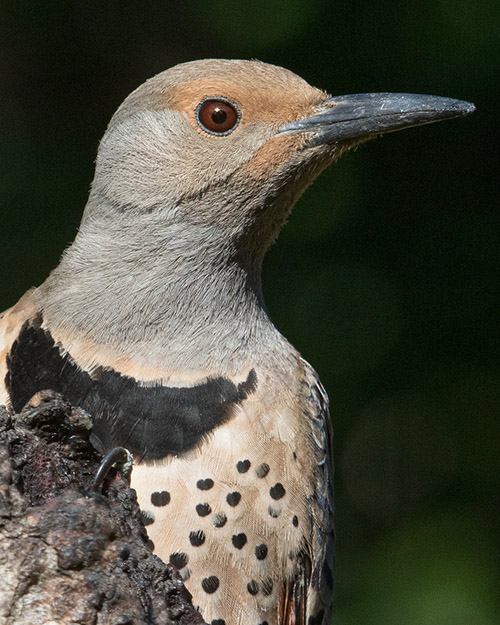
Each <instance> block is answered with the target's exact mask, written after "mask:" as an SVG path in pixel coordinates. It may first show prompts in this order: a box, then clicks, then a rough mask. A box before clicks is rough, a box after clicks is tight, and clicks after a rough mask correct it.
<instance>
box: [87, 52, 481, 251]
mask: <svg viewBox="0 0 500 625" xmlns="http://www.w3.org/2000/svg"><path fill="white" fill-rule="evenodd" d="M472 110H473V106H472V105H470V104H469V103H466V102H462V101H459V100H451V99H448V98H440V97H435V96H422V95H412V94H392V93H369V94H355V95H347V96H339V97H335V96H334V97H332V96H330V95H328V94H327V93H326V92H324V91H321V90H319V89H316V88H314V87H312V86H310V85H309V84H308V83H307V82H305V81H304V80H303V79H301V78H300V77H298V76H297V75H295V74H294V73H292V72H290V71H288V70H286V69H283V68H280V67H276V66H273V65H268V64H265V63H261V62H259V61H242V60H217V59H208V60H201V61H194V62H189V63H184V64H181V65H177V66H175V67H173V68H171V69H169V70H167V71H165V72H162V73H160V74H158V75H157V76H155V77H154V78H152V79H150V80H148V81H147V82H146V83H144V84H143V85H141V86H140V87H139V88H138V89H136V90H135V91H134V92H133V93H132V94H131V95H130V96H129V97H128V98H127V99H126V100H125V101H124V103H123V104H122V105H121V106H120V108H119V109H118V111H117V112H116V113H115V115H114V116H113V118H112V120H111V122H110V124H109V127H108V129H107V131H106V134H105V135H104V137H103V139H102V142H101V145H100V148H99V153H98V158H97V167H96V177H95V180H94V183H93V190H92V194H91V198H90V201H89V204H88V207H87V210H86V213H85V216H84V221H83V223H85V220H86V219H88V218H89V217H97V215H98V213H99V211H101V212H102V211H103V210H104V209H103V206H105V207H106V208H105V211H106V213H107V214H108V216H109V215H110V216H111V218H113V213H114V212H115V213H116V216H118V215H119V216H120V223H121V224H123V225H124V226H126V223H127V219H130V220H134V224H135V226H136V227H139V228H140V223H141V222H140V221H137V219H138V217H139V219H141V217H142V218H144V219H145V217H144V216H145V215H148V214H151V213H155V214H156V215H157V216H158V217H159V218H160V219H161V223H162V224H163V225H164V226H165V227H166V226H167V224H175V225H176V226H178V227H179V226H181V225H187V226H189V225H190V224H192V225H194V224H197V225H198V226H200V227H201V228H203V227H206V231H207V235H208V233H210V236H211V237H213V236H214V233H216V232H219V233H221V236H222V238H224V239H225V240H227V239H231V240H234V239H238V240H239V241H240V244H241V245H243V243H241V242H242V241H244V240H247V241H250V242H252V245H251V247H253V248H254V249H255V250H256V249H257V248H258V249H259V250H263V251H265V249H267V247H268V246H269V244H270V243H271V242H272V240H273V239H274V238H275V237H276V235H277V234H278V232H279V229H280V227H281V225H282V224H283V222H284V220H285V219H286V217H287V215H288V212H289V211H290V209H291V207H292V206H293V204H294V203H295V201H296V199H297V198H298V197H299V195H300V194H301V193H302V192H303V190H304V189H305V188H306V187H307V186H308V185H309V184H310V183H311V182H312V180H313V179H314V178H315V177H316V176H317V175H318V174H319V173H320V171H321V170H322V169H324V168H325V167H326V166H327V165H329V164H330V163H331V162H332V161H334V160H335V159H336V158H338V157H339V156H340V154H341V153H342V152H344V151H345V150H347V149H349V148H352V147H353V146H355V145H358V144H359V143H361V142H364V141H366V140H368V139H370V138H373V137H375V136H376V135H379V134H381V133H385V132H390V131H393V130H397V129H400V128H406V127H409V126H416V125H419V124H424V123H428V122H432V121H436V120H439V119H445V118H451V117H456V116H460V115H465V114H467V113H469V112H471V111H472ZM155 223H158V222H157V221H156V220H155ZM198 238H200V235H199V234H198ZM202 238H203V237H202ZM257 242H258V243H257Z"/></svg>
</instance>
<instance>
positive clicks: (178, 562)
mask: <svg viewBox="0 0 500 625" xmlns="http://www.w3.org/2000/svg"><path fill="white" fill-rule="evenodd" d="M188 560H189V558H188V555H187V553H184V552H182V551H176V552H175V553H171V554H170V559H169V562H170V564H171V565H172V566H175V568H176V569H182V568H183V567H185V566H186V564H187V563H188Z"/></svg>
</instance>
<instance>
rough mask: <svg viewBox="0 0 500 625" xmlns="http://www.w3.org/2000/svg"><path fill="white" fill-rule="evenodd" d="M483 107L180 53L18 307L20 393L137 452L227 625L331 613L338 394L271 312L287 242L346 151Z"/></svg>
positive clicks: (182, 557) (102, 163)
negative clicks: (59, 404)
mask: <svg viewBox="0 0 500 625" xmlns="http://www.w3.org/2000/svg"><path fill="white" fill-rule="evenodd" d="M473 110H474V107H473V106H472V105H471V104H469V103H467V102H462V101H459V100H451V99H448V98H441V97H436V96H424V95H412V94H392V93H369V94H355V95H347V96H339V97H337V96H335V97H332V96H330V95H328V94H327V93H325V92H324V91H321V90H319V89H316V88H314V87H311V86H310V85H308V84H307V83H306V82H305V81H304V80H302V79H301V78H299V77H298V76H296V75H295V74H293V73H292V72H290V71H288V70H285V69H282V68H280V67H276V66H273V65H267V64H265V63H260V62H258V61H239V60H238V61H233V60H213V59H210V60H203V61H195V62H190V63H185V64H181V65H177V66H176V67H173V68H171V69H169V70H167V71H165V72H163V73H161V74H158V75H157V76H155V77H154V78H152V79H150V80H148V81H147V82H146V83H144V84H143V85H141V86H140V87H139V88H138V89H136V90H135V91H134V92H133V93H132V94H131V95H130V96H129V97H128V98H126V100H125V101H124V103H123V104H122V105H121V106H120V107H119V109H118V111H117V112H116V113H115V115H114V116H113V118H112V120H111V122H110V124H109V126H108V128H107V130H106V133H105V135H104V137H103V139H102V142H101V144H100V146H99V151H98V156H97V163H96V172H95V177H94V181H93V183H92V188H91V192H90V197H89V200H88V203H87V206H86V208H85V211H84V214H83V219H82V223H81V227H80V229H79V231H78V234H77V236H76V239H75V241H74V243H73V244H72V245H71V247H70V248H69V249H67V250H66V251H65V252H64V254H63V256H62V258H61V261H60V264H59V265H58V267H56V269H54V271H53V272H52V273H51V274H50V276H49V277H48V278H47V280H46V281H45V282H44V283H43V284H42V285H41V286H40V287H39V288H37V289H34V290H31V291H29V292H28V293H26V295H24V297H22V299H21V300H20V301H19V302H18V303H17V304H16V305H15V306H13V307H12V308H11V309H9V310H8V311H6V312H5V313H4V314H3V315H2V317H1V319H0V380H1V382H0V403H6V404H8V405H9V406H11V407H13V408H14V409H15V410H19V409H20V408H21V407H22V406H23V404H24V403H25V402H26V401H27V400H28V399H29V398H30V396H31V395H33V394H34V393H36V392H37V391H40V390H42V389H46V388H51V389H53V390H55V391H59V392H61V393H63V394H64V395H65V396H66V397H67V399H69V400H70V401H71V402H73V403H75V404H76V405H79V406H81V407H83V408H84V409H86V410H88V411H89V412H90V413H91V414H92V417H93V419H94V424H95V425H94V432H95V434H96V435H97V436H98V437H99V439H100V441H101V444H102V448H103V449H104V450H109V449H111V448H112V447H114V446H122V447H125V448H127V449H129V450H130V451H131V452H132V454H133V456H134V463H135V466H134V468H133V471H132V486H133V487H134V488H135V489H136V490H137V496H138V499H139V504H140V506H141V509H142V510H143V515H144V521H145V523H146V524H147V525H148V532H149V535H150V537H151V539H152V541H153V542H154V545H155V550H156V553H157V554H158V555H159V556H160V557H161V558H163V559H164V560H167V561H170V562H171V563H172V564H174V565H175V566H176V567H178V568H179V569H180V572H181V575H182V577H183V578H184V580H185V582H186V585H187V587H188V589H189V590H190V592H191V593H192V595H193V601H194V604H195V605H197V606H199V608H200V611H201V613H202V615H203V617H204V618H205V620H207V621H208V622H209V623H212V625H223V624H224V623H225V624H226V625H259V624H260V625H263V624H267V625H278V624H279V625H292V624H294V625H327V623H329V621H330V613H331V602H332V589H333V574H332V569H333V555H334V531H333V491H332V470H331V460H330V458H331V457H330V451H329V449H330V441H331V436H330V419H329V415H328V401H327V397H326V394H325V392H324V390H323V388H322V386H321V383H320V382H319V380H318V378H317V376H316V374H315V372H314V370H313V369H312V368H311V366H310V365H309V364H308V363H307V362H305V361H304V360H303V359H302V358H301V356H300V354H299V353H298V352H297V351H296V350H295V349H294V348H293V347H292V346H291V345H290V344H289V343H288V342H287V341H286V339H285V338H284V337H283V336H282V335H281V334H280V333H279V332H278V330H277V329H276V328H275V326H274V325H273V323H272V321H271V320H270V319H269V316H268V313H267V311H266V308H265V306H264V301H263V295H262V289H261V267H262V260H263V257H264V254H265V253H266V250H267V249H268V247H269V245H270V244H271V243H272V242H273V241H274V239H275V238H276V237H277V235H278V232H279V230H280V228H281V226H282V225H283V223H284V221H285V220H286V217H287V215H288V213H289V212H290V210H291V208H292V206H293V204H294V203H295V201H296V200H297V198H298V197H299V196H300V194H301V193H302V192H303V191H304V189H305V188H306V187H307V186H308V185H309V184H310V183H311V182H312V181H313V179H314V178H315V177H316V176H317V175H318V174H319V173H320V172H321V171H322V170H323V169H324V168H325V167H327V166H328V165H329V164H330V163H332V162H333V161H334V160H335V159H337V158H338V157H339V156H340V155H341V154H342V153H343V152H345V151H346V150H349V149H350V148H352V147H353V146H356V145H358V144H359V143H361V142H364V141H366V140H368V139H370V138H372V137H374V136H376V135H380V134H382V133H386V132H391V131H393V130H398V129H401V128H407V127H410V126H416V125H419V124H425V123H429V122H433V121H437V120H441V119H447V118H452V117H459V116H463V115H467V114H469V113H470V112H472V111H473Z"/></svg>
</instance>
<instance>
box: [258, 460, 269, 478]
mask: <svg viewBox="0 0 500 625" xmlns="http://www.w3.org/2000/svg"><path fill="white" fill-rule="evenodd" d="M255 473H256V474H257V477H266V475H267V474H268V473H269V465H268V464H267V463H266V462H263V463H262V464H261V465H259V466H258V467H257V468H256V469H255Z"/></svg>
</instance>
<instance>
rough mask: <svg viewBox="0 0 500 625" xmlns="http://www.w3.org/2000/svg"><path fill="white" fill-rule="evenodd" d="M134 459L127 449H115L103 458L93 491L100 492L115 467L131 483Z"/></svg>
mask: <svg viewBox="0 0 500 625" xmlns="http://www.w3.org/2000/svg"><path fill="white" fill-rule="evenodd" d="M132 465H133V458H132V454H131V453H130V452H129V451H128V449H125V447H114V448H113V449H112V450H111V451H109V452H108V453H107V454H106V455H105V456H104V458H103V460H102V462H101V465H100V467H99V469H98V470H97V473H96V476H95V478H94V482H93V484H92V490H93V491H94V492H98V491H99V488H100V487H101V486H102V483H103V482H104V480H105V479H106V476H107V475H108V473H109V471H110V469H111V468H112V467H115V468H116V469H117V470H118V471H120V473H121V474H122V475H123V477H124V478H125V479H126V480H127V482H129V483H130V475H131V473H132Z"/></svg>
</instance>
